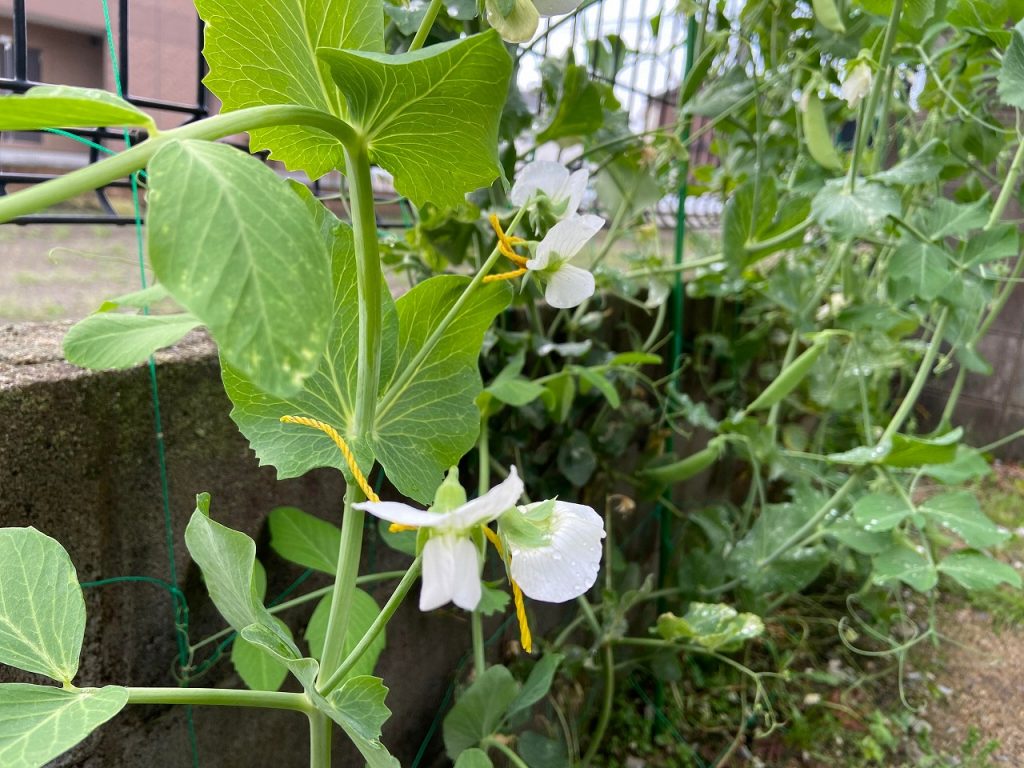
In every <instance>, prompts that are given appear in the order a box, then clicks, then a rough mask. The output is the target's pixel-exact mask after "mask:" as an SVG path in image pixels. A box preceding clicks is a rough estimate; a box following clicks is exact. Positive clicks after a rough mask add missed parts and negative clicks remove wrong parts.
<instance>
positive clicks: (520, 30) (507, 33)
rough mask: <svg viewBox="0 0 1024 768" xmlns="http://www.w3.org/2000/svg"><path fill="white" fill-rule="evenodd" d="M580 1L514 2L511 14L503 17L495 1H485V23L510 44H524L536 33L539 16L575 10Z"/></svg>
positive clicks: (522, 0) (540, 0)
mask: <svg viewBox="0 0 1024 768" xmlns="http://www.w3.org/2000/svg"><path fill="white" fill-rule="evenodd" d="M579 4H580V0H533V1H532V2H531V0H515V5H513V6H512V12H511V13H509V14H508V15H507V16H505V15H503V14H502V12H501V9H500V8H499V7H498V2H497V0H487V2H486V5H487V23H488V24H490V25H491V26H492V27H494V28H495V29H496V30H498V34H499V35H501V37H502V38H503V39H504V40H507V41H508V42H510V43H526V42H529V41H530V40H532V39H533V36H534V35H535V34H536V33H537V27H538V26H539V24H540V17H541V16H558V15H561V14H563V13H569V12H570V11H574V10H576V6H578V5H579Z"/></svg>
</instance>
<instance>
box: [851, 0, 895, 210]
mask: <svg viewBox="0 0 1024 768" xmlns="http://www.w3.org/2000/svg"><path fill="white" fill-rule="evenodd" d="M902 15H903V0H893V3H892V10H891V11H890V12H889V23H888V25H887V26H886V28H885V39H884V40H883V41H882V54H881V56H880V57H879V59H878V72H877V73H875V80H874V82H873V83H871V92H870V93H869V94H868V100H867V104H865V105H864V119H863V121H862V122H861V124H860V125H858V126H857V136H856V142H855V144H854V147H853V157H852V158H851V160H850V173H849V175H848V176H847V177H846V190H847V192H853V185H854V184H855V183H856V177H857V169H858V167H859V166H860V161H861V157H862V155H863V154H864V149H865V148H866V147H867V145H868V136H869V135H870V134H871V132H872V131H873V129H874V125H875V118H876V117H877V116H878V99H879V96H880V95H881V93H882V88H883V87H884V86H885V84H886V82H887V81H888V79H889V77H888V73H889V62H890V61H891V60H892V49H893V46H894V45H895V43H896V32H897V30H898V29H899V26H900V17H901V16H902Z"/></svg>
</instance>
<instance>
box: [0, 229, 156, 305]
mask: <svg viewBox="0 0 1024 768" xmlns="http://www.w3.org/2000/svg"><path fill="white" fill-rule="evenodd" d="M151 279H152V278H151V276H150V275H147V280H151ZM139 286H140V277H139V261H138V255H137V250H136V240H135V228H134V227H133V226H108V225H96V224H76V225H66V224H53V225H42V224H33V225H27V226H3V227H0V323H3V322H17V321H24V320H77V319H80V318H82V317H85V316H86V315H87V314H89V313H90V312H93V311H95V310H96V308H97V307H99V305H100V304H101V303H102V302H103V300H104V299H107V298H112V297H114V296H118V295H121V294H123V293H128V292H130V291H134V290H138V288H139Z"/></svg>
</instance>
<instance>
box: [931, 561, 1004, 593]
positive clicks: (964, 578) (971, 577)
mask: <svg viewBox="0 0 1024 768" xmlns="http://www.w3.org/2000/svg"><path fill="white" fill-rule="evenodd" d="M939 571H941V572H942V573H944V574H946V575H947V576H951V577H952V578H953V579H955V580H956V581H957V582H959V583H960V585H961V586H963V587H965V588H966V589H976V590H983V589H995V588H996V587H997V586H999V585H1000V584H1003V583H1006V584H1009V585H1010V586H1011V587H1015V588H1016V589H1020V588H1021V578H1020V574H1019V573H1017V571H1015V570H1014V569H1013V567H1012V566H1009V565H1007V564H1006V563H1001V562H999V561H998V560H993V559H992V558H991V557H988V556H986V555H983V554H982V553H980V552H954V553H953V554H951V555H949V556H948V557H946V559H944V560H943V561H942V562H941V563H939Z"/></svg>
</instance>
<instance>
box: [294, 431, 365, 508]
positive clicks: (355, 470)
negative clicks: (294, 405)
mask: <svg viewBox="0 0 1024 768" xmlns="http://www.w3.org/2000/svg"><path fill="white" fill-rule="evenodd" d="M281 421H282V422H283V423H285V424H301V425H302V426H304V427H312V428H313V429H319V430H320V431H321V432H323V433H324V434H325V435H327V436H328V437H329V438H331V440H333V441H334V444H335V445H336V446H338V450H339V451H341V455H342V456H344V457H345V461H346V463H347V464H348V468H349V471H350V472H351V473H352V477H354V478H355V481H356V484H357V485H358V486H359V488H360V489H361V490H362V492H363V495H365V496H366V498H367V499H368V500H369V501H380V497H379V496H378V495H377V494H376V493H374V492H373V488H371V487H370V484H369V483H368V482H366V475H364V474H363V473H362V470H360V469H359V465H358V464H356V457H355V456H353V455H352V451H351V450H350V449H349V447H348V444H347V443H346V442H345V440H344V439H343V438H342V437H341V435H339V434H338V430H336V429H335V428H334V427H332V426H331V425H330V424H327V423H326V422H323V421H318V420H317V419H311V418H309V417H308V416H282V417H281Z"/></svg>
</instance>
